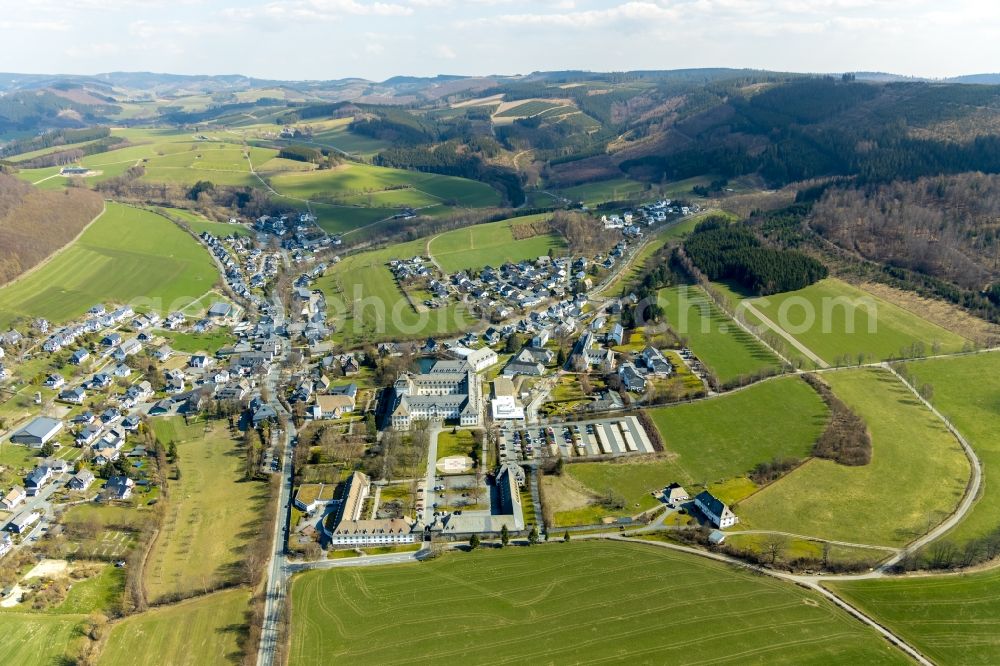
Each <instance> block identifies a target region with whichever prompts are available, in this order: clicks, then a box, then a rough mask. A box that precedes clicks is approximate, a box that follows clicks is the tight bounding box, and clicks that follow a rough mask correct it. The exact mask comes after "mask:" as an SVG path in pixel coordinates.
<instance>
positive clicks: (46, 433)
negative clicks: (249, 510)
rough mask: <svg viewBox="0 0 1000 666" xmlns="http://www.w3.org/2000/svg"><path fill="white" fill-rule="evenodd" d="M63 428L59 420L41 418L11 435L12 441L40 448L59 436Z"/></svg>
mask: <svg viewBox="0 0 1000 666" xmlns="http://www.w3.org/2000/svg"><path fill="white" fill-rule="evenodd" d="M62 428H63V424H62V421H60V420H59V419H50V418H49V417H47V416H39V417H38V418H35V419H33V420H32V421H31V423H29V424H28V425H26V426H24V427H23V428H21V429H20V430H18V431H17V432H15V433H14V434H13V435H11V436H10V441H12V442H14V443H15V444H26V445H27V446H34V447H37V448H40V447H42V446H44V445H45V444H47V443H48V442H49V441H50V440H51V439H52V438H53V437H55V436H56V435H58V434H59V432H60V431H61V430H62Z"/></svg>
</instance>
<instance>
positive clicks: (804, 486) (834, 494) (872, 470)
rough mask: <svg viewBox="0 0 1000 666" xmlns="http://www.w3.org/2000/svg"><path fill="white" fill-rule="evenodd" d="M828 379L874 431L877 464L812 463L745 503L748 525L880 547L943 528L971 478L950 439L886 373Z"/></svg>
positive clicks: (830, 376)
mask: <svg viewBox="0 0 1000 666" xmlns="http://www.w3.org/2000/svg"><path fill="white" fill-rule="evenodd" d="M823 378H824V379H825V380H826V381H827V382H828V383H829V384H830V386H831V387H832V388H833V391H834V393H835V394H836V395H837V396H838V397H840V399H841V400H843V401H844V402H846V403H847V404H848V405H849V406H850V407H851V408H852V409H854V410H855V411H856V412H857V413H858V414H859V415H860V416H861V417H862V418H864V419H865V421H866V423H867V424H868V429H869V431H870V432H871V437H872V460H871V462H870V463H869V464H868V465H865V466H861V467H847V466H844V465H839V464H837V463H835V462H833V461H830V460H821V459H813V460H810V461H809V462H807V463H806V464H804V465H802V466H801V467H799V468H797V469H795V470H794V471H792V472H791V473H789V474H788V475H786V476H784V477H783V478H781V479H780V480H778V481H776V482H775V483H773V484H771V485H770V486H767V487H766V488H764V489H763V490H761V491H760V492H758V493H757V494H755V495H753V496H752V497H750V498H749V499H747V500H744V501H743V502H741V503H740V506H739V509H738V511H737V515H739V516H740V518H741V520H743V521H744V522H745V523H746V524H747V525H748V526H750V527H753V528H755V529H774V530H780V531H784V532H792V533H794V534H802V535H806V536H813V537H820V538H824V539H835V540H840V541H849V542H853V543H866V544H872V545H879V546H902V545H905V544H906V543H909V542H910V541H912V540H913V539H915V538H916V537H918V536H919V535H921V534H924V533H926V532H927V531H928V530H929V529H930V528H931V527H933V526H934V525H937V524H938V523H940V522H941V521H942V520H943V519H944V518H945V516H947V515H948V513H950V512H951V511H952V510H953V509H954V508H955V506H956V505H957V504H958V502H959V500H960V499H961V497H962V495H963V493H964V490H965V487H966V484H967V482H968V480H969V474H970V470H969V462H968V460H967V459H966V457H965V455H964V454H963V453H962V449H961V447H960V446H959V444H958V442H957V441H956V440H955V438H954V437H953V436H952V435H951V433H949V432H948V431H947V430H946V429H945V427H944V425H943V424H942V423H941V422H940V421H939V420H938V419H937V417H935V416H934V415H933V414H931V413H930V412H929V411H928V410H927V409H926V408H924V407H923V406H922V405H921V404H920V403H919V402H917V400H916V398H914V397H913V395H912V394H911V393H910V392H909V391H908V390H907V389H906V388H905V387H904V386H903V385H902V384H901V383H900V382H899V381H898V380H897V379H896V378H895V377H894V376H893V375H891V374H890V373H889V372H887V371H885V370H873V369H865V370H847V371H842V372H832V373H826V374H824V375H823ZM929 488H933V492H928V489H929Z"/></svg>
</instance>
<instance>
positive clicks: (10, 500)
mask: <svg viewBox="0 0 1000 666" xmlns="http://www.w3.org/2000/svg"><path fill="white" fill-rule="evenodd" d="M27 498H28V494H27V493H26V492H24V488H22V487H21V486H12V487H11V489H10V490H9V491H8V492H7V494H6V495H4V496H3V499H0V504H2V505H3V508H4V509H5V510H7V511H13V510H14V507H16V506H17V505H18V504H20V503H21V502H23V501H25V500H26V499H27Z"/></svg>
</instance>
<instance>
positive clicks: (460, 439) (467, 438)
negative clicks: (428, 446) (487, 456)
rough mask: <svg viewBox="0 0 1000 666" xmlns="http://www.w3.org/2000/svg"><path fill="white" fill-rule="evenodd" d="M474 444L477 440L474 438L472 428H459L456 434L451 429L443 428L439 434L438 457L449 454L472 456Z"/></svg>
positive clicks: (445, 456) (444, 456)
mask: <svg viewBox="0 0 1000 666" xmlns="http://www.w3.org/2000/svg"><path fill="white" fill-rule="evenodd" d="M474 445H475V440H474V439H473V438H472V431H471V430H459V431H458V432H457V433H454V434H453V433H452V432H451V430H443V431H441V434H440V435H438V448H437V456H438V459H439V460H440V459H441V458H447V457H448V456H469V457H470V458H472V457H473V455H472V454H473V447H474Z"/></svg>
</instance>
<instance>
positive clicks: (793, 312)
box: [751, 278, 969, 364]
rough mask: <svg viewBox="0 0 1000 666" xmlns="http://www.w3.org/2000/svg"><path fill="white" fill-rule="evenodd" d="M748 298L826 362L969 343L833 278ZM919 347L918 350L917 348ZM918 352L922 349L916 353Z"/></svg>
mask: <svg viewBox="0 0 1000 666" xmlns="http://www.w3.org/2000/svg"><path fill="white" fill-rule="evenodd" d="M751 303H752V304H753V305H754V307H756V308H757V309H759V310H760V311H761V312H763V313H764V315H766V316H767V317H768V318H769V319H771V320H772V321H773V322H775V323H776V324H777V325H778V326H781V327H782V328H784V329H785V330H786V331H787V332H789V333H791V334H792V335H794V336H795V337H796V338H797V339H798V340H799V342H801V343H803V344H804V345H805V346H806V347H808V348H809V349H810V350H811V351H812V352H813V353H814V354H816V355H818V356H819V357H820V358H822V359H823V360H824V361H826V362H827V363H831V364H834V363H836V361H837V359H838V358H839V357H842V356H846V357H848V358H849V359H852V362H856V360H857V357H858V354H864V355H865V357H866V358H869V359H872V360H883V359H887V358H891V357H897V358H898V357H902V356H905V357H909V356H912V355H913V351H914V349H913V345H914V343H918V345H919V344H922V345H923V349H924V353H927V354H930V353H935V352H936V353H947V352H954V351H959V350H961V349H962V348H963V346H965V345H966V344H968V343H969V341H968V340H966V339H965V338H962V337H960V336H959V335H957V334H955V333H952V332H951V331H948V330H946V329H944V328H941V327H940V326H938V325H936V324H933V323H931V322H929V321H926V320H924V319H921V318H920V317H919V316H917V315H916V314H913V313H912V312H909V311H907V310H904V309H902V308H900V307H898V306H896V305H893V304H892V303H889V302H888V301H885V300H882V299H880V298H876V297H875V296H872V295H871V294H869V293H867V292H865V291H862V290H860V289H858V288H856V287H853V286H851V285H849V284H847V283H846V282H842V281H840V280H837V279H835V278H828V279H826V280H821V281H819V282H817V283H816V284H813V285H811V286H809V287H806V288H805V289H799V290H797V291H789V292H785V293H783V294H775V295H773V296H766V297H763V298H756V299H753V300H752V301H751ZM916 351H919V350H916ZM917 355H922V354H919V353H918V354H917Z"/></svg>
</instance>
